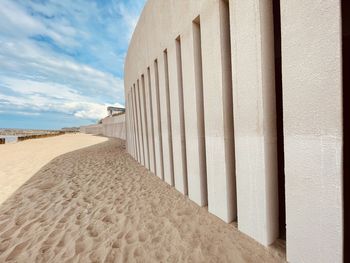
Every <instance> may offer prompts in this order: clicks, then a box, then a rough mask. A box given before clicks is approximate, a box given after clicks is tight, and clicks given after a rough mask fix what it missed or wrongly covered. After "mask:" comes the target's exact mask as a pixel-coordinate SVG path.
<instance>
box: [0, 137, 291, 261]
mask: <svg viewBox="0 0 350 263" xmlns="http://www.w3.org/2000/svg"><path fill="white" fill-rule="evenodd" d="M52 139H58V138H52ZM46 140H49V139H46ZM0 262H284V259H283V257H281V256H280V255H279V254H278V252H276V250H275V249H271V248H269V249H267V248H264V247H263V246H261V245H259V244H258V243H257V242H255V241H254V240H252V239H250V238H249V237H247V236H246V235H244V234H242V233H240V232H239V231H238V230H237V229H236V227H235V226H234V225H233V224H226V223H224V222H223V221H221V220H220V219H218V218H216V217H215V216H213V215H211V214H209V213H208V212H207V210H206V208H200V207H199V206H197V205H196V204H194V203H193V202H191V201H190V200H189V199H188V198H187V197H185V196H183V195H182V194H180V193H179V192H177V191H176V190H175V189H174V188H172V187H170V186H168V185H167V184H166V183H164V182H163V181H161V180H160V179H159V178H157V177H156V176H155V175H153V174H152V173H150V172H148V171H147V170H146V169H145V168H143V167H142V166H141V165H139V164H138V163H137V162H136V161H135V160H133V159H132V158H131V157H130V155H128V154H127V153H126V152H125V146H124V141H122V140H118V139H113V140H109V141H107V142H103V143H100V144H97V145H94V146H91V147H88V148H84V149H80V150H77V151H74V152H70V153H66V154H64V155H61V156H59V157H57V158H55V159H54V160H52V161H51V162H50V163H48V164H47V165H45V166H44V167H43V168H41V169H40V171H39V172H37V173H36V174H35V175H34V176H33V177H31V178H30V179H29V180H28V181H27V182H26V183H25V184H24V185H22V186H21V187H20V188H19V189H18V190H17V191H16V192H15V193H14V194H13V195H12V196H11V197H10V198H8V199H7V200H6V201H5V202H4V203H3V204H2V205H1V206H0Z"/></svg>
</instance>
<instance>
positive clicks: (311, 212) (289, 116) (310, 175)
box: [281, 0, 349, 262]
mask: <svg viewBox="0 0 350 263" xmlns="http://www.w3.org/2000/svg"><path fill="white" fill-rule="evenodd" d="M281 11H282V12H281V22H282V55H283V59H282V63H283V65H282V69H283V72H282V76H283V103H284V105H283V108H284V112H283V114H284V134H285V141H284V149H285V176H286V212H287V213H286V221H287V255H288V259H289V260H290V261H291V262H341V261H342V257H343V244H342V236H343V224H344V223H343V222H342V214H343V204H342V202H343V200H342V177H343V171H342V152H343V149H342V147H343V138H342V75H341V74H342V70H341V67H342V61H341V43H342V40H341V24H340V23H341V17H340V1H338V0H327V1H302V0H298V1H288V0H283V1H281ZM347 223H349V222H347Z"/></svg>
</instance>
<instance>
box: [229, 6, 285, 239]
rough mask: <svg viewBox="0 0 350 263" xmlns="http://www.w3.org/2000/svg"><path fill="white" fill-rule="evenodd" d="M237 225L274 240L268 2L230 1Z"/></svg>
mask: <svg viewBox="0 0 350 263" xmlns="http://www.w3.org/2000/svg"><path fill="white" fill-rule="evenodd" d="M230 18H231V41H232V45H231V46H232V62H233V63H232V69H233V70H232V79H233V106H234V111H233V112H234V123H235V128H234V130H235V132H234V136H235V150H236V151H235V156H236V183H237V207H238V208H237V209H238V228H239V229H240V230H241V231H242V232H244V233H246V234H248V235H249V236H251V237H253V238H254V239H256V240H257V241H259V242H260V243H262V244H264V245H269V244H271V243H272V242H273V241H275V240H276V238H277V237H278V234H279V224H278V181H277V180H278V178H277V177H278V175H277V153H276V151H277V134H276V101H275V85H274V81H275V80H274V77H275V76H274V35H273V10H272V1H271V0H263V1H255V0H246V1H230Z"/></svg>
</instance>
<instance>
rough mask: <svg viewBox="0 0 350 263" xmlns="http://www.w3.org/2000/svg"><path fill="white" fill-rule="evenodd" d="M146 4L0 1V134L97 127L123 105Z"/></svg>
mask: <svg viewBox="0 0 350 263" xmlns="http://www.w3.org/2000/svg"><path fill="white" fill-rule="evenodd" d="M144 3H145V0H0V128H24V129H60V128H62V127H72V126H80V125H85V124H91V123H96V122H97V121H98V120H99V119H101V118H103V117H105V116H106V114H107V110H106V108H107V106H113V105H114V106H120V105H124V87H123V73H124V59H125V56H126V52H127V49H128V44H129V41H130V38H131V35H132V32H133V30H134V28H135V25H136V23H137V21H138V17H139V15H140V13H141V11H142V8H143V6H144Z"/></svg>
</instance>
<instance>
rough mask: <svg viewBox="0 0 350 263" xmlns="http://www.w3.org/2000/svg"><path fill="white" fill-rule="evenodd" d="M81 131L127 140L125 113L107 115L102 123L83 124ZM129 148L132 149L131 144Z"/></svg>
mask: <svg viewBox="0 0 350 263" xmlns="http://www.w3.org/2000/svg"><path fill="white" fill-rule="evenodd" d="M80 132H83V133H88V134H95V135H102V136H106V137H111V138H120V139H123V140H125V139H126V128H125V114H122V115H118V116H113V117H106V118H104V119H103V120H102V124H94V125H88V126H81V127H80ZM129 148H130V149H132V146H129Z"/></svg>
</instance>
